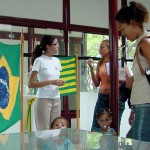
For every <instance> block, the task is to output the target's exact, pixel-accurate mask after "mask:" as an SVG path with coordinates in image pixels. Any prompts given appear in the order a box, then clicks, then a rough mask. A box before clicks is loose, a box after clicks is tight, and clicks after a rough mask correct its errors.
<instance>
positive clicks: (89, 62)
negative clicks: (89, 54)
mask: <svg viewBox="0 0 150 150" xmlns="http://www.w3.org/2000/svg"><path fill="white" fill-rule="evenodd" d="M87 64H88V65H89V67H90V68H93V59H88V60H87Z"/></svg>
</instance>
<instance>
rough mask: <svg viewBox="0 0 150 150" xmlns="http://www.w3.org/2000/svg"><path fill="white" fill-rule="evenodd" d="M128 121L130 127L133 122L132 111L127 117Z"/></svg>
mask: <svg viewBox="0 0 150 150" xmlns="http://www.w3.org/2000/svg"><path fill="white" fill-rule="evenodd" d="M128 121H129V124H130V125H131V126H132V124H133V121H134V113H133V112H132V111H131V113H130V116H129V119H128Z"/></svg>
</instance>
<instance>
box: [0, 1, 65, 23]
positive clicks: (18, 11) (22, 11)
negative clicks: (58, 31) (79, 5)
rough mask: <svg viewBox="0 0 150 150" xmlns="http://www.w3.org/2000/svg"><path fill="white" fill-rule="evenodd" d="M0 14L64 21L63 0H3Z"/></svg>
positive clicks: (0, 5)
mask: <svg viewBox="0 0 150 150" xmlns="http://www.w3.org/2000/svg"><path fill="white" fill-rule="evenodd" d="M0 16H11V17H19V18H28V19H37V20H46V21H57V22H62V0H1V4H0Z"/></svg>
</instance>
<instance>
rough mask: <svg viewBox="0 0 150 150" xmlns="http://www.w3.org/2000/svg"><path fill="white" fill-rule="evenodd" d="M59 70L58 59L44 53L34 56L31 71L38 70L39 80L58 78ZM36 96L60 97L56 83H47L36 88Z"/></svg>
mask: <svg viewBox="0 0 150 150" xmlns="http://www.w3.org/2000/svg"><path fill="white" fill-rule="evenodd" d="M61 70H62V68H61V64H60V61H59V59H58V58H56V57H49V56H46V55H42V56H40V57H38V58H36V59H35V61H34V64H33V66H32V71H37V72H38V75H37V76H38V80H39V81H45V80H55V79H59V76H60V71H61ZM36 96H37V97H38V98H52V99H53V98H54V99H55V98H60V93H59V88H58V86H56V85H47V86H44V87H41V88H38V91H37V93H36Z"/></svg>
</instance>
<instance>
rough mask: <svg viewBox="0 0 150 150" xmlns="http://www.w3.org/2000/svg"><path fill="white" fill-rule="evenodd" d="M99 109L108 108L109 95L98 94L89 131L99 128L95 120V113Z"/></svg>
mask: <svg viewBox="0 0 150 150" xmlns="http://www.w3.org/2000/svg"><path fill="white" fill-rule="evenodd" d="M101 108H109V94H101V93H99V94H98V99H97V102H96V105H95V109H94V115H93V123H92V127H91V131H94V129H95V128H99V124H98V122H97V119H96V113H97V112H98V111H99V110H100V109H101Z"/></svg>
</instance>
